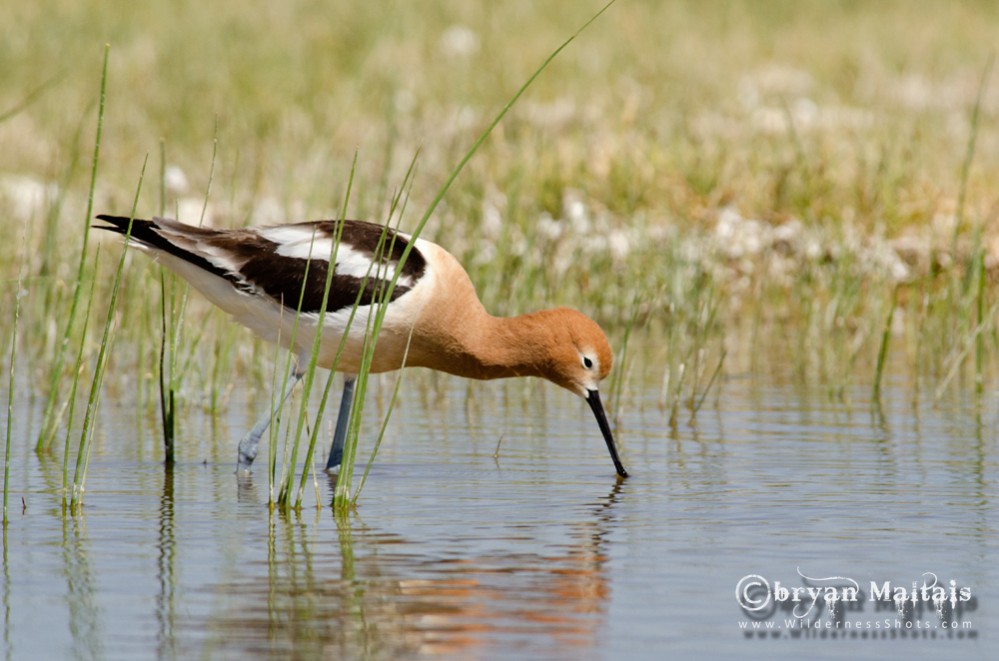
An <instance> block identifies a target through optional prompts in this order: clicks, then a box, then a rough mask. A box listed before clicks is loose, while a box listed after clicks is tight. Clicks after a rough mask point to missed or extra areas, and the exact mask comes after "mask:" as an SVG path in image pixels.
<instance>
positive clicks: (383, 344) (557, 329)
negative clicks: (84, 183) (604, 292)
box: [97, 215, 628, 477]
mask: <svg viewBox="0 0 999 661" xmlns="http://www.w3.org/2000/svg"><path fill="white" fill-rule="evenodd" d="M97 218H98V219H100V220H103V221H105V222H107V223H109V224H110V226H109V227H105V226H97V227H100V229H105V230H110V231H112V232H116V233H118V234H125V233H126V232H127V231H128V227H129V222H130V221H129V218H126V217H122V216H107V215H100V216H97ZM337 236H339V243H337V244H335V242H336V241H337ZM131 240H132V241H133V242H134V243H133V244H132V245H135V246H136V247H138V248H140V249H142V250H143V251H145V252H148V253H150V254H151V255H153V257H154V258H155V259H156V260H157V261H159V262H160V263H161V264H162V265H164V266H166V267H167V268H169V269H171V270H173V271H174V272H175V273H177V274H178V275H180V276H181V277H183V278H185V279H186V280H187V281H188V282H190V283H191V285H193V286H194V287H195V289H198V290H199V291H200V292H201V293H202V294H204V295H205V296H206V297H207V298H208V300H210V301H211V302H212V303H214V304H215V305H217V306H219V307H220V308H222V309H223V310H225V311H226V312H228V313H229V314H230V315H232V317H233V318H234V319H235V320H236V321H238V322H239V323H241V324H243V325H244V326H246V327H247V328H249V329H250V330H252V331H254V332H255V333H256V334H257V335H259V336H260V337H262V338H264V339H266V340H269V341H271V342H278V343H280V344H282V345H283V346H285V347H287V348H288V349H289V350H290V351H292V352H293V353H294V354H295V355H296V357H297V358H298V362H297V365H298V367H297V368H296V371H295V373H294V374H292V375H291V377H290V378H289V380H288V383H287V384H286V385H285V388H284V391H283V393H282V397H281V400H280V401H282V402H283V401H285V400H286V399H287V398H288V397H289V396H290V394H291V391H292V389H293V388H294V387H295V385H296V384H297V383H298V381H299V380H300V379H301V378H302V376H303V374H304V372H303V367H302V366H303V365H304V364H305V363H306V362H307V360H308V357H309V356H310V354H311V350H312V344H313V339H314V338H315V332H316V328H317V326H318V323H319V311H320V310H321V309H322V304H323V296H324V293H325V289H326V279H327V266H328V265H329V260H330V258H331V256H334V259H335V266H334V268H333V278H332V285H331V288H330V291H329V294H328V297H327V302H326V314H325V315H323V323H322V329H321V333H322V338H321V340H320V350H319V360H318V365H319V366H320V367H324V368H327V369H329V368H332V367H334V362H335V359H336V354H337V349H338V348H339V346H340V342H341V339H342V338H343V336H344V333H345V332H346V334H347V340H346V342H345V344H344V349H343V351H342V354H341V356H340V360H339V362H338V363H336V365H335V367H336V369H337V371H340V372H344V373H345V374H346V382H345V387H344V394H343V398H342V400H341V404H340V417H339V419H338V420H337V425H336V431H335V432H334V436H333V446H332V448H331V450H330V456H329V461H328V462H327V466H326V467H327V470H330V469H334V468H336V467H337V466H339V464H340V458H341V455H342V451H343V442H344V435H345V431H346V427H347V417H348V415H349V411H350V402H351V398H352V397H353V386H354V378H353V375H356V374H357V372H358V371H359V370H360V367H361V355H362V347H363V343H364V333H365V329H366V327H367V323H366V321H367V316H368V315H369V314H371V313H372V312H373V311H374V310H375V307H376V303H377V301H379V300H381V298H380V297H381V296H383V294H382V292H383V291H384V289H383V288H384V287H386V286H387V284H388V282H389V281H391V279H392V278H393V277H395V275H396V270H397V269H398V268H399V262H400V260H401V258H402V254H403V251H404V250H405V248H406V247H407V245H408V244H409V243H410V241H411V239H410V237H409V236H408V235H407V234H403V233H402V232H396V231H395V230H392V229H388V228H385V227H382V226H380V225H375V224H372V223H367V222H362V221H356V220H348V221H344V222H342V223H341V222H340V221H317V222H305V223H293V224H289V225H276V226H271V227H258V228H248V229H236V230H219V229H209V228H203V227H194V226H191V225H185V224H184V223H180V222H178V221H175V220H167V219H163V218H155V219H153V220H138V219H136V220H134V221H132V222H131ZM334 244H335V245H334ZM385 246H387V247H385ZM410 250H411V252H410V254H409V255H408V257H407V259H406V260H405V262H403V264H402V272H401V273H400V274H399V278H398V280H397V282H396V287H395V289H394V290H393V292H392V294H391V299H390V301H389V303H388V308H387V310H386V314H385V318H384V322H383V325H382V328H381V332H380V334H379V336H378V343H377V345H376V346H377V349H376V351H375V355H374V360H373V362H372V365H371V371H372V372H385V371H389V370H395V369H399V368H400V367H403V355H404V353H405V351H406V345H407V342H408V343H409V354H408V356H407V357H406V361H405V366H406V367H429V368H431V369H435V370H440V371H442V372H447V373H449V374H456V375H458V376H463V377H468V378H472V379H498V378H503V377H511V376H540V377H543V378H545V379H548V380H549V381H551V382H553V383H555V384H557V385H559V386H562V387H563V388H566V389H567V390H570V391H571V392H574V393H575V394H577V395H579V396H580V397H582V398H583V399H585V400H586V402H587V403H588V404H589V405H590V408H591V409H592V411H593V414H594V416H595V417H596V419H597V424H598V425H599V427H600V431H601V433H602V434H603V437H604V440H605V441H606V442H607V449H608V450H609V451H610V455H611V459H612V460H613V461H614V468H615V469H616V470H617V473H618V475H620V476H621V477H627V475H628V473H627V472H626V471H625V470H624V466H623V465H622V464H621V460H620V459H619V458H618V454H617V448H616V447H615V445H614V436H613V435H612V434H611V430H610V425H609V424H608V423H607V416H606V414H605V413H604V408H603V405H602V404H601V402H600V393H599V390H598V386H599V384H600V381H601V380H602V379H603V378H604V377H606V376H607V374H608V372H610V369H611V348H610V344H609V343H608V342H607V337H606V336H605V335H604V332H603V331H602V330H601V329H600V326H598V325H597V324H596V322H594V321H593V320H592V319H590V318H589V317H587V316H586V315H584V314H582V313H580V312H577V311H576V310H572V309H569V308H556V309H554V310H542V311H541V312H535V313H532V314H524V315H520V316H517V317H508V318H507V317H494V316H492V315H490V314H489V313H488V312H486V310H485V308H484V307H483V306H482V303H481V302H480V301H479V297H478V295H476V293H475V287H474V286H473V285H472V281H471V280H470V279H469V277H468V274H467V273H465V269H463V268H462V267H461V265H460V264H459V263H458V260H457V259H455V258H454V256H452V255H451V253H449V252H448V251H446V250H444V249H443V248H441V247H440V246H438V245H437V244H435V243H431V242H430V241H426V240H424V239H417V240H416V242H415V243H414V245H413V246H412V248H411V249H410ZM307 267H308V268H307ZM299 301H301V308H300V312H299V313H298V318H299V321H298V328H297V331H296V332H295V333H294V346H289V344H290V342H289V340H290V339H291V338H292V335H293V334H292V325H293V324H294V321H295V317H296V311H297V310H299ZM355 302H357V305H358V309H357V312H356V313H355V316H354V319H353V321H352V322H350V323H349V326H348V319H349V318H350V315H351V311H352V308H353V307H354V305H355ZM410 338H411V339H410ZM269 424H270V415H269V414H268V415H266V416H265V417H264V418H262V419H261V420H260V421H259V422H258V423H257V424H256V425H254V427H253V429H252V430H251V431H250V432H249V433H248V434H247V436H246V437H245V438H244V439H243V440H242V441H240V444H239V460H238V461H239V463H238V469H239V470H248V469H249V467H250V465H251V464H252V463H253V460H254V458H255V457H256V454H257V445H258V443H259V441H260V438H261V436H263V433H264V431H265V430H266V429H267V426H268V425H269Z"/></svg>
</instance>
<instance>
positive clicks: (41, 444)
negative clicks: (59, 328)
mask: <svg viewBox="0 0 999 661" xmlns="http://www.w3.org/2000/svg"><path fill="white" fill-rule="evenodd" d="M110 52H111V46H110V45H109V44H108V45H105V46H104V64H103V67H102V69H101V87H100V104H99V107H98V110H97V135H96V137H95V139H94V154H93V158H92V160H91V167H90V188H89V192H88V194H87V211H86V214H85V225H84V229H83V240H82V243H81V248H80V261H79V263H78V265H77V269H76V279H75V281H74V283H73V297H72V301H71V303H70V308H69V315H68V316H67V318H66V325H65V326H64V330H63V334H62V341H61V342H60V343H59V345H58V347H57V348H56V354H55V367H54V368H53V369H52V377H51V381H50V383H49V392H48V397H47V398H46V400H45V410H44V413H43V414H42V431H41V433H40V434H39V436H38V440H37V442H36V444H35V448H36V450H37V451H39V452H45V451H47V450H48V449H49V447H50V444H51V441H52V438H53V436H54V434H55V429H56V426H57V425H58V423H59V420H58V415H57V403H58V392H59V382H60V381H61V380H62V377H63V370H64V368H65V362H66V351H67V349H68V347H69V343H70V338H71V337H72V335H73V332H74V331H75V330H76V315H77V313H78V310H79V303H80V295H81V290H82V288H83V283H84V279H85V278H84V274H85V273H86V269H87V239H88V238H89V237H90V219H91V218H92V217H93V211H94V191H95V189H96V187H97V164H98V162H99V160H100V153H101V136H102V134H103V131H104V104H105V100H106V98H107V82H108V58H109V57H110ZM82 333H83V337H84V338H85V337H86V325H84V327H83V330H82ZM81 342H82V340H81ZM79 368H80V365H79V363H78V364H77V365H76V369H74V370H73V391H74V392H75V390H76V382H77V379H79V374H80V369H79ZM63 408H65V406H63Z"/></svg>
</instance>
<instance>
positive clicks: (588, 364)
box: [583, 356, 593, 369]
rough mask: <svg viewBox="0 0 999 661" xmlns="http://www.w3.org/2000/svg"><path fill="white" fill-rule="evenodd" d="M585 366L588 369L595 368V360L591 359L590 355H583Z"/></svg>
mask: <svg viewBox="0 0 999 661" xmlns="http://www.w3.org/2000/svg"><path fill="white" fill-rule="evenodd" d="M583 367H584V368H586V369H592V368H593V361H592V360H590V357H589V356H583Z"/></svg>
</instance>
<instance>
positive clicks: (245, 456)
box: [236, 367, 304, 473]
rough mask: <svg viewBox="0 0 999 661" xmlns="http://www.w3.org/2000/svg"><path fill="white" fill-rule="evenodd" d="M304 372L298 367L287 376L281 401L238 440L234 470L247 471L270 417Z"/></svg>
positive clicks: (288, 395)
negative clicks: (237, 453)
mask: <svg viewBox="0 0 999 661" xmlns="http://www.w3.org/2000/svg"><path fill="white" fill-rule="evenodd" d="M303 375H304V372H300V371H299V370H298V368H297V367H296V368H295V371H294V372H292V374H291V375H289V376H288V381H287V382H286V383H285V384H284V390H283V391H282V393H281V401H280V402H279V403H278V405H277V407H276V408H275V409H274V411H271V410H269V409H268V411H267V412H266V413H264V415H263V417H261V418H260V419H259V420H257V424H255V425H253V429H251V430H250V433H249V434H247V435H246V436H245V437H244V438H243V440H242V441H240V442H239V456H238V457H237V460H236V472H237V473H245V472H249V470H250V466H251V465H252V464H253V460H254V459H256V458H257V445H259V444H260V437H261V436H263V435H264V432H265V431H267V428H268V427H269V426H270V424H271V418H272V417H276V416H277V413H278V411H280V410H281V407H283V406H284V403H285V402H286V401H288V398H289V397H291V391H293V390H294V389H295V386H297V385H298V382H299V381H301V380H302V376H303Z"/></svg>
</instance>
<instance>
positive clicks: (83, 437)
mask: <svg viewBox="0 0 999 661" xmlns="http://www.w3.org/2000/svg"><path fill="white" fill-rule="evenodd" d="M145 174H146V164H145V163H143V164H142V172H141V173H140V174H139V183H138V186H137V187H136V190H135V201H134V202H133V203H132V211H131V214H130V218H135V209H136V207H137V206H138V204H139V192H140V191H141V190H142V181H143V178H144V177H145ZM131 233H132V222H131V220H130V221H129V224H128V228H127V229H126V230H125V247H124V249H123V250H122V251H121V257H119V258H118V270H117V271H116V272H115V275H114V281H113V282H112V284H111V299H110V300H109V301H108V312H107V316H106V317H105V320H104V333H103V334H102V335H101V346H100V350H99V351H98V353H97V364H96V367H95V368H94V376H93V379H92V381H91V384H90V397H89V399H88V400H87V410H86V413H85V416H84V418H83V429H82V430H81V432H80V445H79V449H78V450H77V453H76V473H75V475H74V476H73V496H72V499H71V500H70V504H69V507H70V509H71V510H73V511H79V508H80V506H81V505H82V504H83V490H84V485H85V483H86V481H87V469H88V467H89V466H90V447H91V445H90V441H91V439H92V438H93V435H94V428H93V418H94V415H95V414H96V413H97V406H98V404H99V403H100V397H101V384H102V383H103V382H104V372H105V370H106V369H107V365H108V361H107V358H108V352H109V349H110V344H111V337H112V332H113V330H112V324H113V322H114V317H115V312H116V309H117V308H116V304H117V302H118V291H119V289H120V285H121V275H122V273H123V272H124V270H125V257H126V250H127V248H128V240H129V237H130V236H131ZM88 307H89V303H88Z"/></svg>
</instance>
